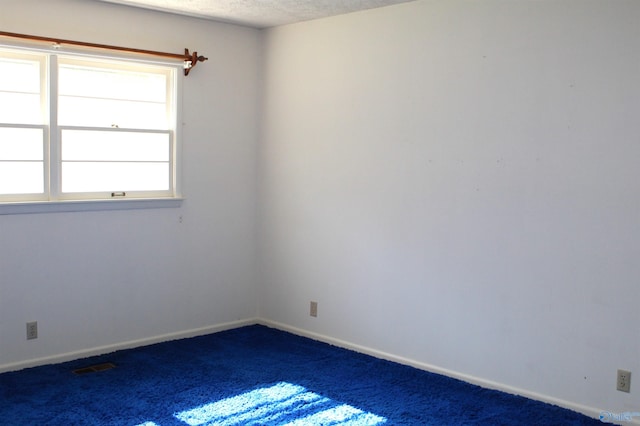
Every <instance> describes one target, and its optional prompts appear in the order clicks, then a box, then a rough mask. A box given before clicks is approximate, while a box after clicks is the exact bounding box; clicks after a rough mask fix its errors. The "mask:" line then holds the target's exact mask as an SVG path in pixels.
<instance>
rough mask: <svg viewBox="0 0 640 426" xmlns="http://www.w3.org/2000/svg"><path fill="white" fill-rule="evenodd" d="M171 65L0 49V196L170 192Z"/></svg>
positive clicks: (173, 139)
mask: <svg viewBox="0 0 640 426" xmlns="http://www.w3.org/2000/svg"><path fill="white" fill-rule="evenodd" d="M178 72H179V68H178V67H177V66H170V65H160V64H154V63H141V62H134V61H130V60H127V61H124V60H112V59H103V58H96V57H88V56H73V55H69V54H63V53H57V52H56V53H47V52H39V51H29V50H24V51H22V50H16V49H10V50H9V49H7V50H4V49H0V204H1V203H15V202H21V201H26V202H28V201H39V202H63V201H66V200H115V199H119V200H121V199H150V198H151V199H156V198H157V199H161V198H176V197H177V196H178V191H177V149H176V148H177V136H178V135H177V134H176V133H177V132H176V130H177V129H176V123H177V115H178V111H177V104H178V103H177V102H176V99H177V73H178Z"/></svg>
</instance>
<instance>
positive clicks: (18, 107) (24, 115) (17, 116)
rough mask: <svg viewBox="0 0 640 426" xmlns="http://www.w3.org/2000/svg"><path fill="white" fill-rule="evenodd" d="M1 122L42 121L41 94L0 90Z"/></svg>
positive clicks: (28, 122)
mask: <svg viewBox="0 0 640 426" xmlns="http://www.w3.org/2000/svg"><path fill="white" fill-rule="evenodd" d="M0 123H13V124H39V123H42V113H41V109H40V95H30V94H24V93H9V92H0Z"/></svg>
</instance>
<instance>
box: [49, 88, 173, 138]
mask: <svg viewBox="0 0 640 426" xmlns="http://www.w3.org/2000/svg"><path fill="white" fill-rule="evenodd" d="M58 123H59V124H60V125H62V126H86V127H120V128H129V129H158V130H164V129H168V128H169V121H168V120H167V108H166V105H165V104H158V103H150V102H140V101H126V100H113V99H96V98H82V97H69V96H60V97H59V98H58Z"/></svg>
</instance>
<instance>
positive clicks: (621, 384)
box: [616, 370, 631, 393]
mask: <svg viewBox="0 0 640 426" xmlns="http://www.w3.org/2000/svg"><path fill="white" fill-rule="evenodd" d="M616 383H617V384H616V389H617V390H619V391H620V392H627V393H629V392H631V371H626V370H618V380H617V382H616Z"/></svg>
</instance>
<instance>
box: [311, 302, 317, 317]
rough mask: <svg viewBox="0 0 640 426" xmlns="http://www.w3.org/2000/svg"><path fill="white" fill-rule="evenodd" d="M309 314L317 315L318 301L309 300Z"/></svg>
mask: <svg viewBox="0 0 640 426" xmlns="http://www.w3.org/2000/svg"><path fill="white" fill-rule="evenodd" d="M309 315H311V316H312V317H317V316H318V302H311V306H310V309H309Z"/></svg>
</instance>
